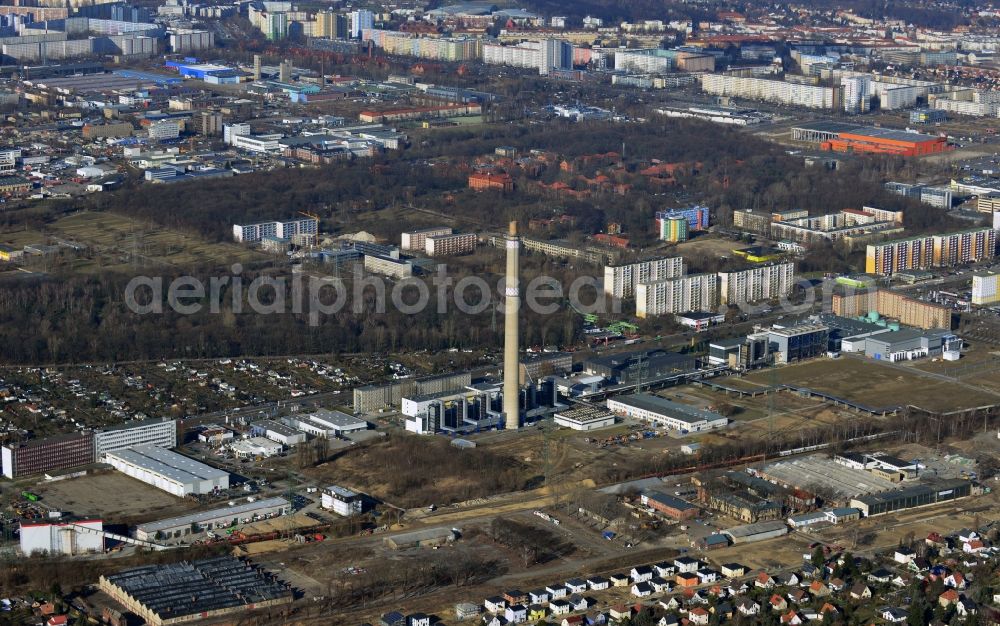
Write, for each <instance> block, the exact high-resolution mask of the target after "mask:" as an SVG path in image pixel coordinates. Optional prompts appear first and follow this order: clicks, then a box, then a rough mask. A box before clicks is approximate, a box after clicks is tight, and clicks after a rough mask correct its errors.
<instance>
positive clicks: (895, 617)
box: [879, 606, 906, 624]
mask: <svg viewBox="0 0 1000 626" xmlns="http://www.w3.org/2000/svg"><path fill="white" fill-rule="evenodd" d="M879 614H880V615H881V616H882V619H884V620H885V621H887V622H889V623H890V624H902V623H904V622H905V621H906V611H904V610H903V609H900V608H898V607H893V606H887V607H883V608H882V610H881V611H880V613H879Z"/></svg>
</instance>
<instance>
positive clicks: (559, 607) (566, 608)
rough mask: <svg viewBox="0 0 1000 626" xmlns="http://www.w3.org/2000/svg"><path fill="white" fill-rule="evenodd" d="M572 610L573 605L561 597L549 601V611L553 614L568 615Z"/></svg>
mask: <svg viewBox="0 0 1000 626" xmlns="http://www.w3.org/2000/svg"><path fill="white" fill-rule="evenodd" d="M570 610H572V607H571V606H570V605H569V602H567V601H566V600H563V599H559V600H551V601H550V602H549V611H551V612H552V614H553V615H566V614H567V613H569V612H570Z"/></svg>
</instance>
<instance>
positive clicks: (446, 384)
mask: <svg viewBox="0 0 1000 626" xmlns="http://www.w3.org/2000/svg"><path fill="white" fill-rule="evenodd" d="M471 383H472V374H471V373H470V372H453V373H450V374H440V375H437V376H428V377H426V378H406V379H403V380H394V381H391V382H387V383H380V384H375V385H364V386H362V387H355V388H354V412H355V413H374V412H376V411H379V410H381V409H386V408H388V407H392V406H397V407H398V406H399V405H400V402H402V400H403V397H404V396H407V395H412V394H424V393H440V392H443V391H455V390H457V389H461V388H463V387H466V386H467V385H470V384H471Z"/></svg>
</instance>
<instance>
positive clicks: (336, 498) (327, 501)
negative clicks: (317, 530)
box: [321, 485, 365, 517]
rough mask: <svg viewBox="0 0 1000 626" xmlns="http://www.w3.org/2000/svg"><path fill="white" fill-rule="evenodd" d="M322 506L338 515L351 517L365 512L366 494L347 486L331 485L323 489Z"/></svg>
mask: <svg viewBox="0 0 1000 626" xmlns="http://www.w3.org/2000/svg"><path fill="white" fill-rule="evenodd" d="M321 502H322V506H323V508H324V509H329V510H331V511H333V512H334V513H336V514H337V515H343V516H344V517H350V516H351V515H357V514H359V513H363V512H364V505H365V501H364V496H362V495H361V494H360V493H358V492H356V491H352V490H350V489H348V488H346V487H338V486H337V485H331V486H329V487H327V488H326V489H324V490H323V496H322V500H321Z"/></svg>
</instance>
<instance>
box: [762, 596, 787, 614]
mask: <svg viewBox="0 0 1000 626" xmlns="http://www.w3.org/2000/svg"><path fill="white" fill-rule="evenodd" d="M767 603H768V604H769V605H770V606H771V610H773V611H784V610H787V609H788V601H787V600H785V598H784V597H782V596H779V595H778V594H774V595H772V596H771V598H770V599H769V600H768V601H767Z"/></svg>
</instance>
